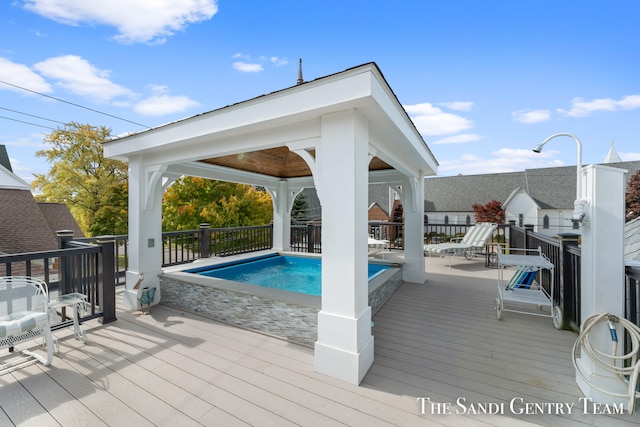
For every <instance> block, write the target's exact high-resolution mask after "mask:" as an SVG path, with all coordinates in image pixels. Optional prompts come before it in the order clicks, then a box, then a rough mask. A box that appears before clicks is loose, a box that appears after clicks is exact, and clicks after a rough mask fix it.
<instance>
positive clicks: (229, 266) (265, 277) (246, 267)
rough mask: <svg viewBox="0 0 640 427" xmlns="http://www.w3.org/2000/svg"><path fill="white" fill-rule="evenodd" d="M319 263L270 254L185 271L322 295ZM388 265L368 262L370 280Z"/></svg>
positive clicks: (317, 259) (316, 260) (308, 259)
mask: <svg viewBox="0 0 640 427" xmlns="http://www.w3.org/2000/svg"><path fill="white" fill-rule="evenodd" d="M320 266H321V260H320V259H319V258H307V257H296V256H290V255H272V256H267V257H262V258H252V259H249V260H244V261H239V262H237V263H226V264H220V265H216V266H207V267H201V268H193V269H190V270H187V272H188V273H196V274H200V275H203V276H209V277H217V278H219V279H226V280H233V281H236V282H244V283H249V284H252V285H259V286H266V287H268V288H276V289H282V290H285V291H292V292H300V293H303V294H309V295H321V290H322V284H321V281H322V280H321V269H320ZM388 268H389V267H388V266H386V265H380V264H369V272H368V274H369V280H371V279H373V278H374V277H376V276H377V275H378V274H380V273H382V272H383V271H385V270H386V269H388Z"/></svg>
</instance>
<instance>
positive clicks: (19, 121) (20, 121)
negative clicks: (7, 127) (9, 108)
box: [0, 116, 56, 130]
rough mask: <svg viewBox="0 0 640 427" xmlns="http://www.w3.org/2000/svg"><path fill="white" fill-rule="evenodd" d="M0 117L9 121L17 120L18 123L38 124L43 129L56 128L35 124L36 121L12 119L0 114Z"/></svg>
mask: <svg viewBox="0 0 640 427" xmlns="http://www.w3.org/2000/svg"><path fill="white" fill-rule="evenodd" d="M0 119H7V120H11V121H14V122H18V123H24V124H26V125H31V126H38V127H40V128H45V129H49V130H56V129H55V128H52V127H49V126H44V125H39V124H36V123H31V122H25V121H24V120H18V119H13V118H11V117H5V116H0Z"/></svg>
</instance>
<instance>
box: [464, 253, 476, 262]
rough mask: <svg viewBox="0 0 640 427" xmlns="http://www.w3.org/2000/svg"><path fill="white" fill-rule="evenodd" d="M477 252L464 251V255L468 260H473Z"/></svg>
mask: <svg viewBox="0 0 640 427" xmlns="http://www.w3.org/2000/svg"><path fill="white" fill-rule="evenodd" d="M474 256H475V254H474V253H473V251H464V257H465V258H466V259H468V260H472V259H473V257H474Z"/></svg>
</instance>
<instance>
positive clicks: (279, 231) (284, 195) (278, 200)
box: [269, 180, 293, 251]
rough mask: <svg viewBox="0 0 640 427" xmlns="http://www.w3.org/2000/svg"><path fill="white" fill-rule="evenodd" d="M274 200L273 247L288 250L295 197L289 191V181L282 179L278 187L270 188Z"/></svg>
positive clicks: (277, 249)
mask: <svg viewBox="0 0 640 427" xmlns="http://www.w3.org/2000/svg"><path fill="white" fill-rule="evenodd" d="M269 193H270V194H271V199H272V201H273V249H275V250H276V251H288V250H290V249H291V206H292V204H293V197H292V196H291V192H290V191H289V182H288V181H286V180H282V181H280V182H279V184H278V189H276V190H270V191H269Z"/></svg>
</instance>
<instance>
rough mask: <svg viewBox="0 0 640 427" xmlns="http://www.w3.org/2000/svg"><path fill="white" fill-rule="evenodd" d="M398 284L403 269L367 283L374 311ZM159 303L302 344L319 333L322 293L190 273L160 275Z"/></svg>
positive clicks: (310, 343)
mask: <svg viewBox="0 0 640 427" xmlns="http://www.w3.org/2000/svg"><path fill="white" fill-rule="evenodd" d="M401 283H402V268H398V267H394V268H390V269H389V270H387V271H385V272H384V273H383V274H381V275H380V276H378V277H376V278H375V279H374V280H372V281H371V283H369V305H371V313H372V315H373V314H375V313H376V312H377V311H378V310H379V309H380V307H382V305H384V303H385V302H386V301H387V299H389V297H390V296H391V295H392V294H393V292H395V290H396V289H397V288H398V287H399V286H400V284H401ZM160 291H161V292H160V295H161V301H160V302H161V303H162V304H165V305H168V306H170V307H174V308H178V309H181V310H185V311H189V312H193V313H198V314H202V315H205V316H207V317H211V318H213V319H216V320H220V321H222V322H225V323H230V324H233V325H237V326H240V327H243V328H248V329H252V330H256V331H260V332H264V333H268V334H270V335H275V336H278V337H282V338H285V339H289V340H291V341H295V342H297V343H300V344H304V345H308V346H313V344H314V343H315V342H316V340H317V336H318V311H320V306H321V297H318V296H312V295H304V294H298V293H296V292H287V291H281V290H275V289H270V288H264V287H262V286H254V285H247V284H244V283H238V282H230V281H226V280H221V279H214V278H209V277H205V276H198V275H194V274H189V273H182V272H175V273H165V274H162V275H160Z"/></svg>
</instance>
